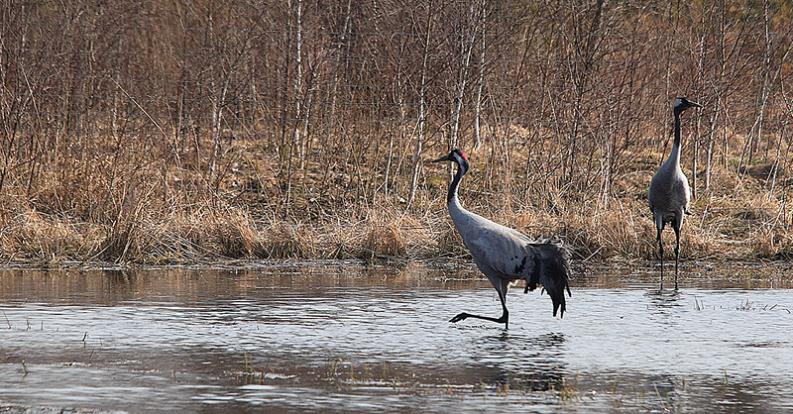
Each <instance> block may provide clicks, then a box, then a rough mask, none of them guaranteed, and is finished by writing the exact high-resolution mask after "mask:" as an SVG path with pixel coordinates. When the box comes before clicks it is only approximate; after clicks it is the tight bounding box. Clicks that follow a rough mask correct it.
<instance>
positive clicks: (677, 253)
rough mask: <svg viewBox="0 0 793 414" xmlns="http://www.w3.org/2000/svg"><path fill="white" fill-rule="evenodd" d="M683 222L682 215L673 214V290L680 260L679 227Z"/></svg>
mask: <svg viewBox="0 0 793 414" xmlns="http://www.w3.org/2000/svg"><path fill="white" fill-rule="evenodd" d="M682 224H683V215H682V214H675V222H674V223H672V228H673V229H675V290H677V267H678V262H679V261H680V228H681V227H682Z"/></svg>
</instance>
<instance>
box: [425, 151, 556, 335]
mask: <svg viewBox="0 0 793 414" xmlns="http://www.w3.org/2000/svg"><path fill="white" fill-rule="evenodd" d="M442 161H451V162H453V163H455V164H456V165H457V172H456V173H455V175H454V179H452V182H451V184H449V192H448V195H447V197H446V202H447V204H448V207H449V215H450V216H451V218H452V221H453V222H454V226H455V227H456V228H457V231H458V232H459V233H460V236H461V237H462V239H463V243H464V244H465V246H466V247H467V248H468V251H470V252H471V256H473V259H474V263H475V264H476V266H477V267H478V268H479V270H480V271H481V272H482V273H484V274H485V276H487V278H488V280H490V283H491V284H492V285H493V287H494V288H495V289H496V292H498V298H499V299H500V300H501V308H502V312H503V313H502V314H501V317H499V318H492V317H488V316H480V315H472V314H470V313H465V312H462V313H460V314H458V315H457V316H455V317H453V318H452V319H451V320H450V321H449V322H452V323H456V322H459V321H462V320H465V319H467V318H477V319H484V320H487V321H493V322H497V323H503V324H504V327H505V328H507V329H508V328H509V311H508V310H507V304H506V300H507V291H508V290H509V287H510V284H511V283H512V282H514V281H517V280H519V279H524V280H525V281H526V288H525V289H524V291H523V292H524V293H527V292H528V291H530V290H534V289H536V288H537V284H540V285H542V286H543V290H544V291H547V292H548V296H550V297H551V301H552V302H553V316H556V313H557V311H561V312H560V317H564V311H565V309H566V304H565V298H564V291H565V289H566V290H567V294H568V295H570V286H569V285H568V279H569V275H570V253H569V252H568V251H567V249H566V248H565V247H564V246H563V245H562V244H561V243H556V242H552V241H535V240H532V239H530V238H528V237H526V236H525V235H523V234H521V233H520V232H518V231H517V230H513V229H511V228H509V227H505V226H502V225H500V224H497V223H495V222H492V221H490V220H488V219H486V218H484V217H482V216H480V215H478V214H474V213H471V212H470V211H468V210H466V209H464V208H463V207H462V206H461V205H460V200H459V199H458V198H457V188H458V187H459V185H460V180H462V178H463V176H464V175H465V173H466V172H468V158H467V157H466V155H465V153H464V152H462V151H460V150H459V149H453V150H452V151H451V152H450V153H449V154H448V155H445V156H443V157H440V158H438V159H436V160H433V161H431V162H442ZM541 293H542V292H541Z"/></svg>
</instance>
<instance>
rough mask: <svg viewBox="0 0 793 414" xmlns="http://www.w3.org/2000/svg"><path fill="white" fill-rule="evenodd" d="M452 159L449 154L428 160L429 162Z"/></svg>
mask: <svg viewBox="0 0 793 414" xmlns="http://www.w3.org/2000/svg"><path fill="white" fill-rule="evenodd" d="M451 160H452V159H451V158H449V156H448V155H444V156H442V157H440V158H437V159H434V160H430V161H427V162H441V161H451Z"/></svg>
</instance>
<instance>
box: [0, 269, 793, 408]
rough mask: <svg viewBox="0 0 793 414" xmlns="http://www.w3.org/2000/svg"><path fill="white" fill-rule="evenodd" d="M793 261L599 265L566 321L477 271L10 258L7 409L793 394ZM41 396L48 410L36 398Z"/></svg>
mask: <svg viewBox="0 0 793 414" xmlns="http://www.w3.org/2000/svg"><path fill="white" fill-rule="evenodd" d="M786 273H787V269H784V268H783V267H779V266H777V267H772V268H760V267H755V266H744V267H740V268H712V267H703V268H702V269H700V270H699V271H697V272H689V273H687V274H686V276H687V277H686V278H685V279H683V280H681V282H682V285H683V289H682V290H681V291H680V292H678V293H675V292H672V291H664V292H658V291H657V287H656V280H655V276H656V275H655V273H654V272H652V271H651V270H627V269H622V270H617V271H609V272H606V271H603V270H602V269H601V270H593V271H591V272H587V274H588V277H579V278H578V279H576V281H575V282H574V283H572V290H573V297H572V298H569V299H568V312H567V313H566V314H565V318H564V319H559V318H554V317H552V315H551V313H552V312H551V309H552V307H551V302H550V299H549V298H548V297H547V296H540V295H539V292H530V293H529V294H527V295H524V294H523V289H522V288H520V289H514V290H512V291H511V292H510V295H509V297H508V306H509V308H510V329H509V330H508V331H507V330H504V329H503V327H501V326H500V325H497V324H493V323H490V322H485V321H478V320H467V321H464V322H461V323H459V324H456V325H454V324H450V323H448V322H447V320H448V319H449V318H450V317H452V316H454V315H456V314H457V313H459V312H461V311H466V312H470V313H479V314H484V315H492V316H498V315H499V314H500V305H499V302H498V298H497V296H496V294H495V291H494V290H493V289H492V288H490V287H489V286H488V285H487V282H486V281H483V280H481V279H478V278H477V277H476V276H477V275H476V273H475V272H473V271H471V270H469V269H462V270H460V269H446V270H437V269H436V270H427V269H423V268H408V269H403V270H396V269H389V268H378V267H375V268H369V269H361V268H351V267H348V266H328V265H321V266H316V265H315V266H289V267H262V268H257V269H247V270H225V271H223V270H200V269H198V270H173V269H172V270H162V269H160V270H156V269H155V270H141V271H134V272H118V271H113V272H98V271H59V272H40V271H30V270H10V271H4V272H0V310H2V313H0V408H2V407H3V406H6V407H14V409H17V410H22V409H23V408H26V407H34V408H36V409H41V408H42V407H61V408H62V407H68V408H80V409H95V410H100V411H104V410H119V411H127V412H165V411H187V412H189V411H194V412H195V411H207V412H248V411H251V412H253V411H257V412H260V411H271V412H297V411H323V412H326V411H344V412H371V411H391V412H458V413H459V412H481V411H484V410H496V411H503V412H570V411H578V412H614V411H618V412H619V411H623V412H636V411H649V412H665V411H685V412H708V413H710V412H735V411H765V412H775V411H783V410H791V409H793V395H791V391H790V390H791V389H793V377H791V375H790V373H791V372H793V339H792V338H791V334H790V332H793V315H791V312H792V311H793V299H792V297H791V293H792V292H791V290H789V289H790V288H791V287H792V286H791V282H790V280H789V278H788V277H787V276H786ZM34 411H35V410H34Z"/></svg>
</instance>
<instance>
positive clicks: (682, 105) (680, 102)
mask: <svg viewBox="0 0 793 414" xmlns="http://www.w3.org/2000/svg"><path fill="white" fill-rule="evenodd" d="M672 108H673V109H674V111H675V113H681V112H683V111H685V110H686V109H688V108H702V105H700V104H698V103H696V102H694V101H689V100H688V98H686V97H685V96H678V97H677V98H675V102H674V103H673V104H672Z"/></svg>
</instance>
